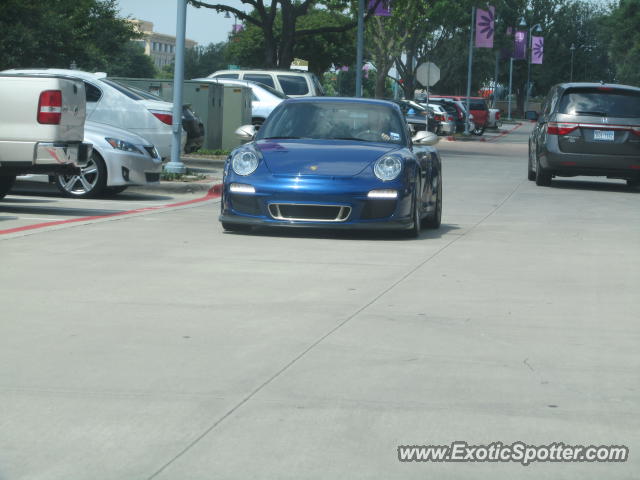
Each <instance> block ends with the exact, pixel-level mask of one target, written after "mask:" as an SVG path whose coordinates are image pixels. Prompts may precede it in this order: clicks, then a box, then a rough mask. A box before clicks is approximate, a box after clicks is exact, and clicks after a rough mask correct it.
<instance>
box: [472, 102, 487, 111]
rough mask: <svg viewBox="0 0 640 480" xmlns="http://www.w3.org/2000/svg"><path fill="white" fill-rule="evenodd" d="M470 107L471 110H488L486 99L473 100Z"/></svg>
mask: <svg viewBox="0 0 640 480" xmlns="http://www.w3.org/2000/svg"><path fill="white" fill-rule="evenodd" d="M469 108H470V109H471V110H487V105H486V103H484V100H471V103H470V104H469Z"/></svg>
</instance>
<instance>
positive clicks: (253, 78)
mask: <svg viewBox="0 0 640 480" xmlns="http://www.w3.org/2000/svg"><path fill="white" fill-rule="evenodd" d="M242 79H243V80H249V81H250V82H256V83H263V84H264V85H268V86H270V87H274V86H275V84H274V83H273V78H271V75H265V74H263V73H260V74H258V73H245V74H244V77H242Z"/></svg>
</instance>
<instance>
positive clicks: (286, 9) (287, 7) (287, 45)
mask: <svg viewBox="0 0 640 480" xmlns="http://www.w3.org/2000/svg"><path fill="white" fill-rule="evenodd" d="M281 6H282V10H281V14H282V30H281V31H280V45H279V47H278V67H279V68H284V69H289V68H291V62H293V47H294V45H295V32H296V12H295V11H294V8H293V6H291V4H287V3H282V4H281Z"/></svg>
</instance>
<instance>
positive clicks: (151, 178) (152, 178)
mask: <svg viewBox="0 0 640 480" xmlns="http://www.w3.org/2000/svg"><path fill="white" fill-rule="evenodd" d="M144 176H145V178H146V179H147V182H159V181H160V174H159V173H149V172H145V174H144Z"/></svg>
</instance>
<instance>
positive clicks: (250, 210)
mask: <svg viewBox="0 0 640 480" xmlns="http://www.w3.org/2000/svg"><path fill="white" fill-rule="evenodd" d="M229 198H230V199H231V207H232V208H233V209H234V210H235V211H236V212H240V213H245V214H247V215H260V204H259V203H258V199H257V198H256V197H252V196H250V195H236V194H233V193H232V194H230V195H229Z"/></svg>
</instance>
